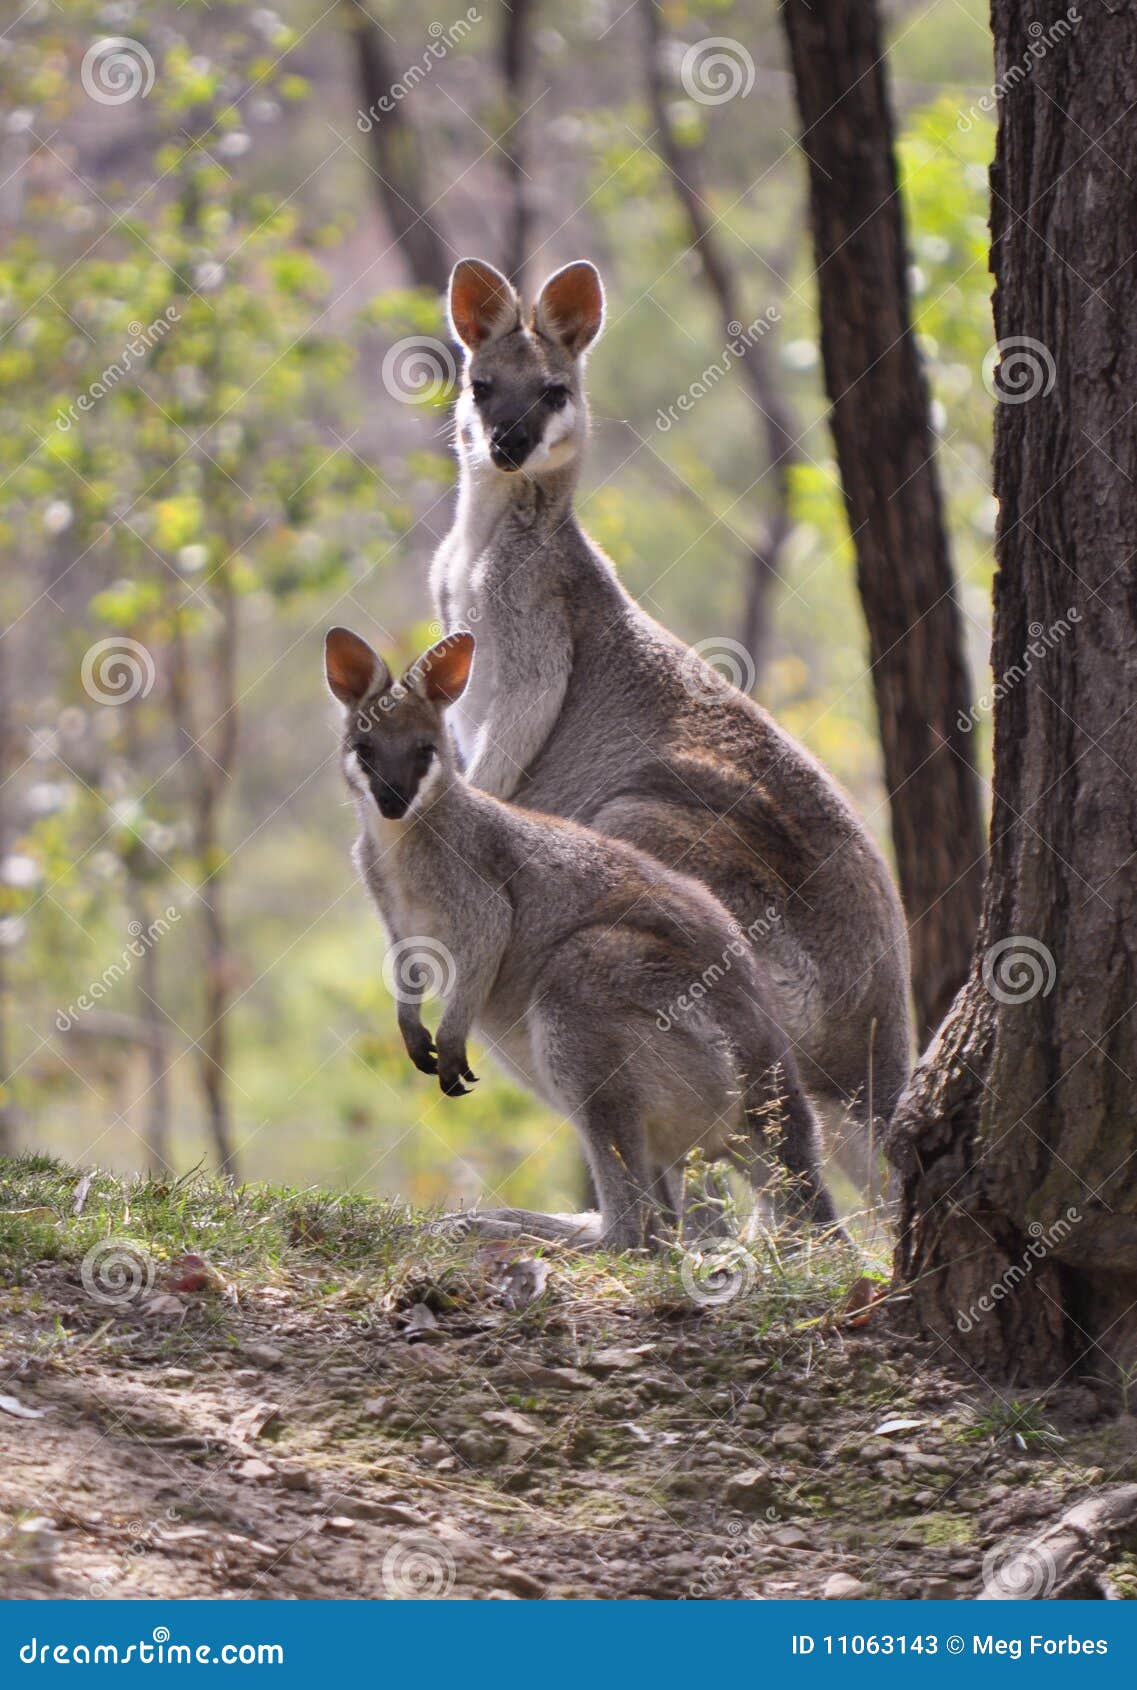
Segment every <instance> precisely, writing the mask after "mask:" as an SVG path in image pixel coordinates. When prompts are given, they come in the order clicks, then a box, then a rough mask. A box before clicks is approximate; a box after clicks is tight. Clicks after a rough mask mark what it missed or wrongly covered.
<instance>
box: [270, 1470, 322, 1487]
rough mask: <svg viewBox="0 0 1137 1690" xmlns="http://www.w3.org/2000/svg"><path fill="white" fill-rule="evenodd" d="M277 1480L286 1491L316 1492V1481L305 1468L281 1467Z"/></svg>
mask: <svg viewBox="0 0 1137 1690" xmlns="http://www.w3.org/2000/svg"><path fill="white" fill-rule="evenodd" d="M276 1476H277V1478H278V1479H279V1480H280V1482H281V1484H282V1485H283V1486H284V1488H285V1490H315V1489H316V1481H315V1479H314V1478H313V1477H312V1475H311V1473H308V1472H306V1471H305V1469H304V1468H303V1467H281V1468H279V1469H278V1471H277V1475H276Z"/></svg>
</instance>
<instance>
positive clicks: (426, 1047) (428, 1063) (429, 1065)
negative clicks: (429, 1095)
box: [410, 1038, 438, 1074]
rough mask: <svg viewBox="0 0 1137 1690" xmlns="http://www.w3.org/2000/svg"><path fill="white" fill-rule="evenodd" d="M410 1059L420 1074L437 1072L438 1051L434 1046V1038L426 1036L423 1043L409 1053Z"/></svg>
mask: <svg viewBox="0 0 1137 1690" xmlns="http://www.w3.org/2000/svg"><path fill="white" fill-rule="evenodd" d="M410 1057H411V1061H412V1062H413V1063H414V1065H415V1067H416V1068H417V1069H418V1071H419V1073H420V1074H437V1072H438V1052H437V1050H436V1049H435V1048H434V1040H433V1039H431V1038H428V1039H427V1040H426V1042H425V1043H424V1044H421V1045H419V1046H418V1048H417V1049H416V1050H412V1051H411V1053H410Z"/></svg>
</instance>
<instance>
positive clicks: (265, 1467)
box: [237, 1455, 276, 1480]
mask: <svg viewBox="0 0 1137 1690" xmlns="http://www.w3.org/2000/svg"><path fill="white" fill-rule="evenodd" d="M237 1477H238V1478H239V1479H257V1480H263V1479H275V1478H276V1469H275V1468H273V1467H270V1466H269V1464H268V1462H267V1461H260V1460H258V1458H257V1457H256V1456H255V1455H253V1456H250V1457H249V1459H248V1461H242V1463H241V1465H240V1466H239V1467H238V1468H237Z"/></svg>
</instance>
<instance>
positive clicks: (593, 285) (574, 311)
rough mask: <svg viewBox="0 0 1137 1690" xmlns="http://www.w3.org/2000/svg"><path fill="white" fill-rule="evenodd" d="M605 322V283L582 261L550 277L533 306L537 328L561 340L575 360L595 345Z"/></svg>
mask: <svg viewBox="0 0 1137 1690" xmlns="http://www.w3.org/2000/svg"><path fill="white" fill-rule="evenodd" d="M603 321H604V284H603V282H602V281H601V280H600V272H599V270H598V269H597V268H596V266H595V264H589V262H588V260H587V259H584V258H582V259H580V260H579V261H578V262H577V263H576V264H566V265H565V267H564V269H563V270H558V271H557V272H556V273H555V275H552V276H550V277H549V279H548V281H547V282H546V283H545V285H544V287H543V288H542V289H541V292H540V294H539V295H538V297H537V303H536V305H535V306H534V307H533V327H534V328H535V329H536V330H537V333H538V334H543V335H544V336H545V337H546V339H548V340H559V341H560V343H561V345H562V346H563V347H564V348H565V350H566V351H568V352H571V354H572V356H573V357H574V358H579V357H580V355H581V353H582V352H583V351H584V350H585V349H586V347H589V346H591V345H592V342H593V341H594V340H595V339H596V336H597V335H598V334H599V333H600V325H601V323H602V322H603Z"/></svg>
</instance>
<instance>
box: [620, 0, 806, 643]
mask: <svg viewBox="0 0 1137 1690" xmlns="http://www.w3.org/2000/svg"><path fill="white" fill-rule="evenodd" d="M640 16H641V18H642V21H643V28H644V74H645V80H646V83H647V94H648V104H649V106H650V108H651V121H652V124H653V127H654V136H653V140H654V144H655V147H656V150H657V151H658V153H659V156H660V158H661V159H662V161H663V164H664V166H665V167H666V170H667V174H668V177H669V179H670V181H671V186H672V189H673V191H674V193H675V197H676V199H677V201H678V203H679V206H680V209H681V210H682V212H683V216H684V220H685V221H686V224H687V233H688V239H689V241H690V244H691V250H692V251H693V252H696V253H697V254H698V256H699V261H700V264H701V265H702V270H703V276H704V279H705V281H706V284H707V288H708V291H709V292H710V295H711V298H712V299H713V300H714V304H715V310H716V313H717V316H718V321H719V332H720V333H721V335H722V337H723V345H724V348H727V347H732V346H735V345H738V346H741V347H742V353H741V356H740V357H739V358H738V371H739V375H740V377H741V379H742V383H743V387H744V389H745V392H746V395H747V398H748V399H749V401H750V403H751V404H752V405H753V406H754V410H755V420H756V423H757V428H758V434H759V438H760V442H761V452H762V455H763V456H764V457H765V459H766V462H767V464H768V466H769V467H768V470H767V471H766V474H768V475H769V476H770V479H771V512H770V516H769V519H768V521H767V523H766V529H765V533H764V535H763V536H762V539H761V540H760V542H759V543H758V544H757V545H755V546H754V548H753V550H752V551H751V554H750V560H749V562H750V568H749V573H748V578H747V583H746V600H745V606H744V609H743V617H742V643H743V645H744V646H745V648H746V650H747V651H748V652H749V653H750V656H751V658H752V659H753V663H754V669H755V674H760V673H761V671H762V667H763V663H764V659H765V656H766V651H767V648H768V645H769V641H770V632H771V598H772V595H773V590H774V588H775V587H776V585H777V583H778V580H779V577H780V574H781V560H782V552H783V550H784V548H785V544H786V541H787V540H788V538H789V533H790V473H791V471H792V469H793V466H794V465H795V464H796V463H798V462H800V459H801V453H800V452H799V450H798V445H797V439H796V429H795V425H794V419H793V415H792V413H791V411H790V408H789V404H788V403H787V400H786V397H785V394H784V393H783V391H782V388H781V385H780V383H779V382H778V380H777V377H776V375H775V373H774V367H773V365H772V363H771V361H770V359H769V357H768V356H767V350H766V346H765V343H764V341H763V340H762V339H761V338H758V337H756V336H755V335H753V334H750V333H748V332H747V330H748V324H747V320H746V318H745V317H744V316H743V314H742V308H741V305H740V300H739V290H738V283H737V278H736V276H735V274H734V271H733V269H732V267H731V265H730V263H729V261H728V259H727V256H726V253H725V251H724V250H723V245H722V241H721V238H720V236H719V234H718V233H717V229H718V219H717V218H716V217H714V215H713V214H712V212H711V210H710V208H709V207H708V205H707V203H706V201H705V199H704V198H703V192H702V186H701V182H700V172H699V160H698V157H697V156H696V154H695V152H694V150H693V149H692V148H690V147H684V146H683V145H682V144H681V143H680V140H679V137H678V134H677V133H676V129H675V123H674V120H673V118H672V114H671V110H670V107H669V105H668V98H667V86H666V82H665V76H664V64H663V32H662V30H661V28H660V19H659V13H658V11H657V0H640ZM732 356H733V354H732ZM762 479H765V477H762Z"/></svg>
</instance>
